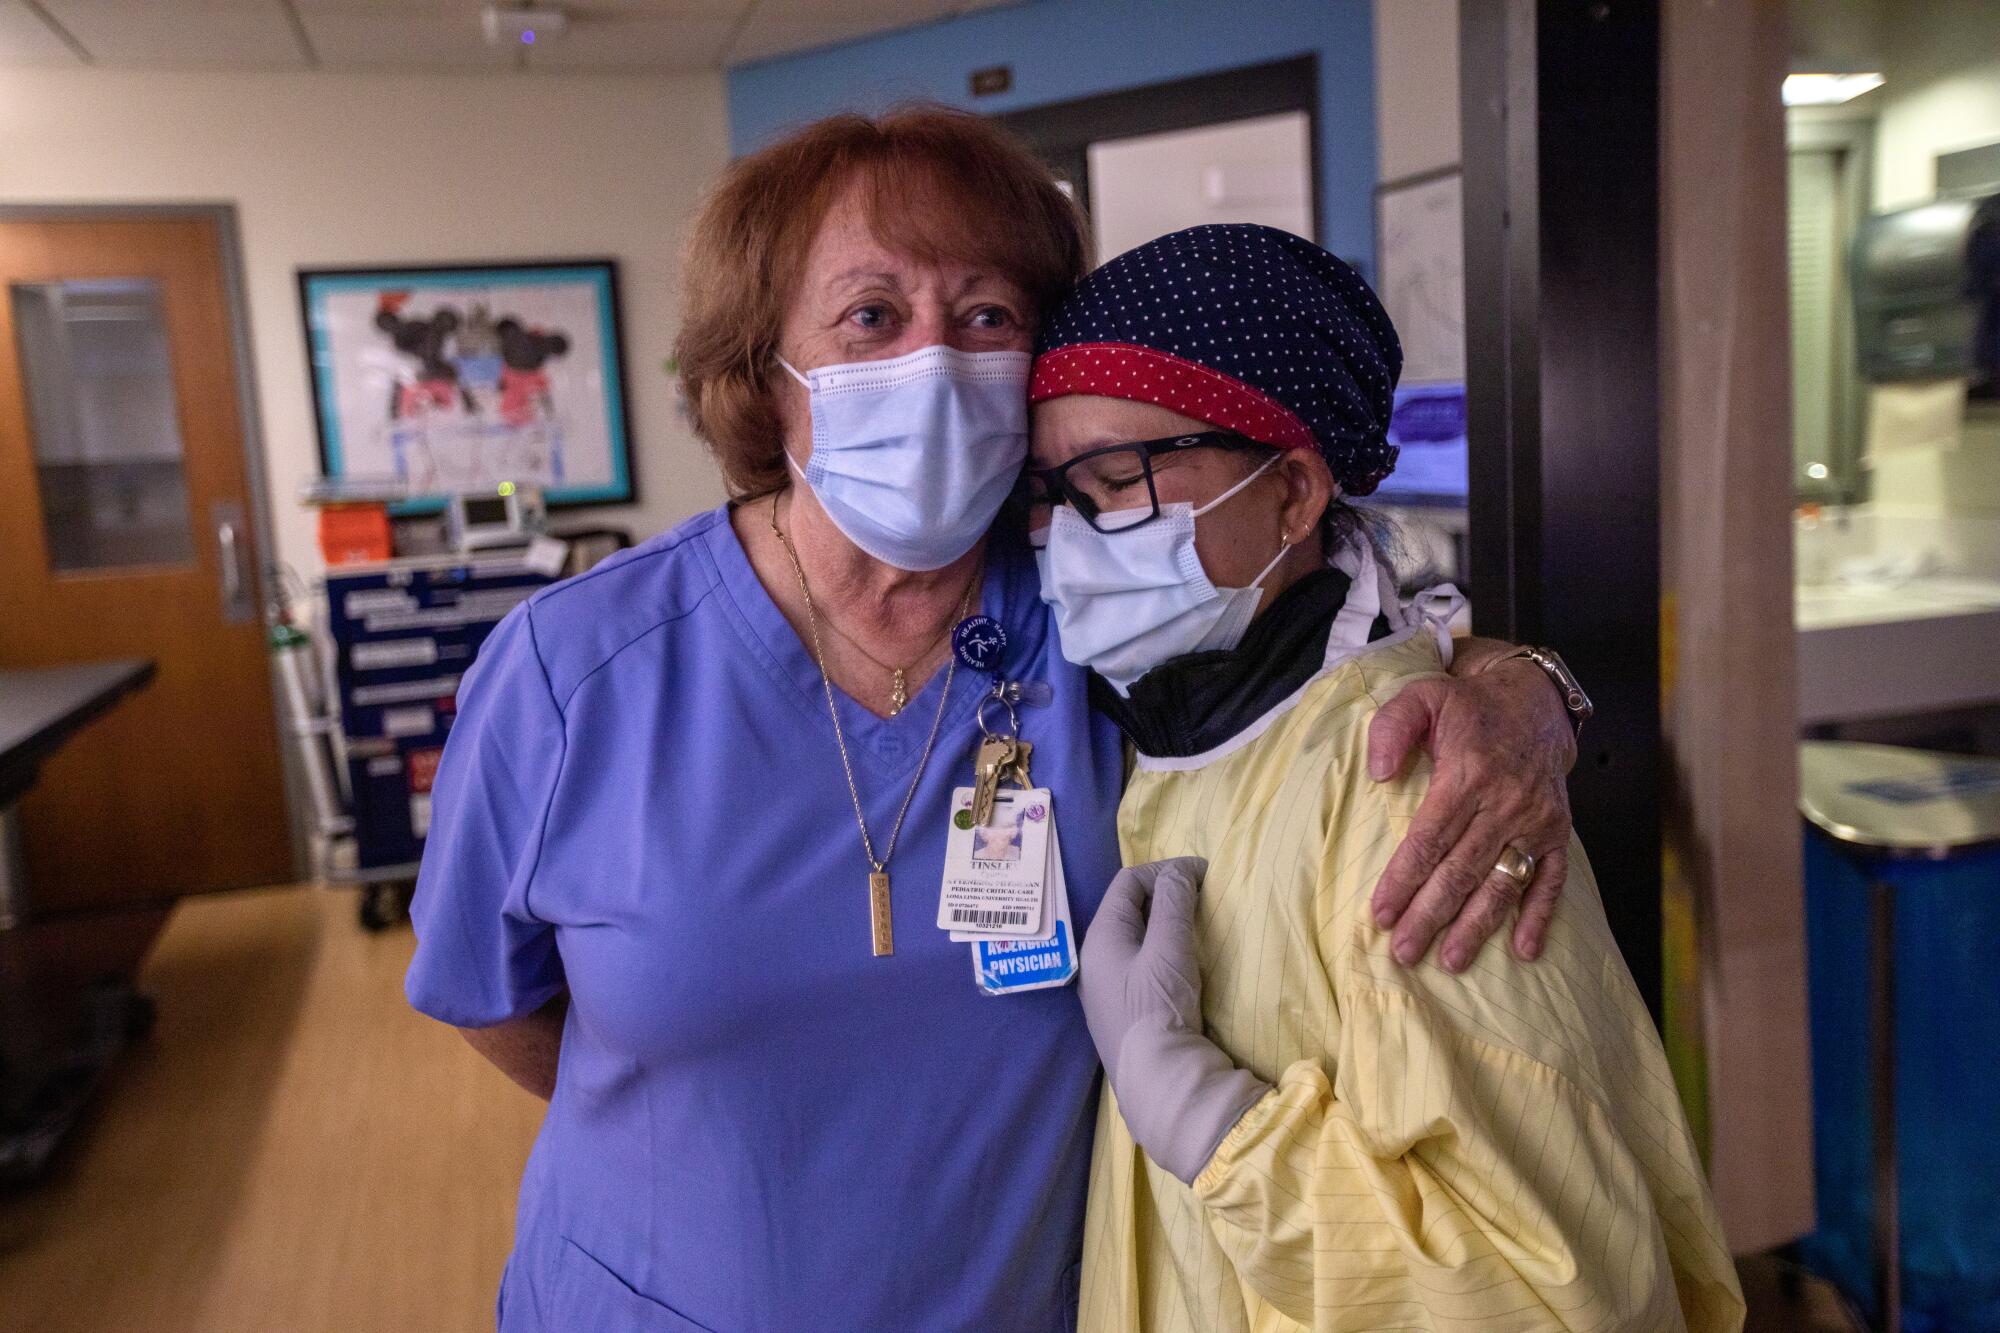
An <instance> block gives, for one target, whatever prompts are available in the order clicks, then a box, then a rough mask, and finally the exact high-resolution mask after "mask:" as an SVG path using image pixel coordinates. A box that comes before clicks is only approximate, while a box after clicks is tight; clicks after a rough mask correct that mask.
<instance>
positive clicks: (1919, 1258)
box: [1800, 828, 2000, 1333]
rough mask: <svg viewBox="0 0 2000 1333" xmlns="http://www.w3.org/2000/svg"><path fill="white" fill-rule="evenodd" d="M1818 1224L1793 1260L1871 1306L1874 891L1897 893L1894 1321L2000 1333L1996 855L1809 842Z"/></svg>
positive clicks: (1999, 893)
mask: <svg viewBox="0 0 2000 1333" xmlns="http://www.w3.org/2000/svg"><path fill="white" fill-rule="evenodd" d="M1805 841H1806V945H1807V950H1808V953H1807V980H1808V985H1809V987H1810V1007H1811V1014H1812V1060H1813V1137H1814V1142H1813V1158H1814V1167H1815V1174H1816V1177H1817V1189H1818V1197H1819V1229H1818V1230H1817V1231H1815V1232H1814V1233H1813V1234H1812V1235H1810V1236H1808V1237H1807V1238H1806V1239H1805V1240H1804V1241H1802V1242H1801V1243H1800V1251H1801V1257H1802V1258H1803V1259H1804V1261H1805V1263H1806V1265H1807V1266H1808V1267H1810V1268H1811V1269H1813V1270H1814V1271H1815V1272H1818V1273H1820V1274H1821V1275H1823V1276H1824V1277H1826V1278H1828V1279H1829V1280H1831V1281H1832V1282H1834V1283H1835V1284H1837V1285H1838V1286H1839V1287H1841V1288H1842V1289H1843V1290H1844V1291H1845V1292H1846V1293H1847V1294H1848V1295H1849V1297H1851V1298H1852V1299H1853V1300H1854V1301H1856V1302H1857V1303H1858V1304H1860V1305H1861V1307H1862V1308H1863V1309H1864V1310H1873V1309H1874V1308H1875V1281H1874V1257H1873V1232H1872V1226H1873V1217H1874V1199H1875V1183H1874V1167H1873V1162H1872V1157H1871V1153H1872V1145H1873V1137H1874V1136H1873V1131H1872V1128H1871V1123H1870V1090H1869V1089H1870V1081H1869V1073H1870V1071H1869V1041H1868V1031H1869V1006H1870V998H1869V966H1868V960H1869V933H1868V928H1869V918H1870V901H1869V885H1870V884H1871V882H1873V881H1874V880H1876V879H1880V880H1885V881H1887V882H1888V883H1890V884H1893V885H1894V886H1895V892H1896V1134H1897V1142H1896V1157H1897V1168H1898V1187H1899V1191H1900V1196H1901V1206H1900V1210H1899V1211H1900V1215H1901V1226H1902V1254H1903V1327H1904V1328H1905V1329H1906V1330H1908V1333H2000V851H1986V852H1981V853H1976V854H1971V855H1967V856H1965V857H1962V858H1959V859H1955V860H1952V861H1949V862H1925V861H1890V860H1877V859H1871V858H1867V857H1865V856H1858V855H1857V853H1858V850H1859V849H1856V848H1851V847H1841V846H1838V845H1837V844H1835V843H1834V842H1833V841H1832V840H1831V839H1829V838H1827V837H1826V836H1825V835H1824V834H1822V833H1820V832H1819V831H1818V830H1817V829H1812V828H1808V830H1807V833H1806V840H1805Z"/></svg>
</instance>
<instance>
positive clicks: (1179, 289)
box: [1030, 226, 1743, 1333]
mask: <svg viewBox="0 0 2000 1333" xmlns="http://www.w3.org/2000/svg"><path fill="white" fill-rule="evenodd" d="M1038 353H1039V354H1038V359H1037V364H1036V370H1035V375H1034V380H1033V385H1032V387H1031V391H1030V392H1031V397H1032V398H1033V400H1034V401H1035V403H1036V407H1035V416H1034V435H1033V456H1032V459H1031V474H1030V499H1031V503H1032V504H1033V506H1034V508H1033V515H1034V517H1033V520H1032V521H1033V525H1034V529H1035V532H1036V542H1037V545H1038V548H1039V549H1038V558H1039V559H1040V561H1041V565H1042V576H1043V587H1044V593H1043V596H1044V598H1045V599H1046V600H1048V601H1049V602H1050V603H1051V604H1052V605H1053V606H1054V609H1055V614H1056V618H1057V623H1058V626H1059V629H1060V632H1061V635H1062V644H1063V651H1064V654H1065V655H1066V656H1067V657H1069V658H1070V659H1071V660H1072V661H1075V662H1078V663H1081V664H1084V665H1088V666H1090V667H1092V668H1094V669H1095V671H1096V672H1097V673H1098V679H1097V680H1096V681H1095V682H1094V683H1093V689H1094V690H1095V691H1096V692H1097V694H1098V697H1099V702H1100V704H1101V705H1102V706H1103V707H1105V708H1106V709H1107V710H1108V711H1109V712H1110V713H1111V714H1112V716H1113V717H1114V718H1116V719H1117V720H1118V721H1119V723H1120V726H1121V727H1122V728H1123V729H1124V731H1125V733H1126V735H1127V737H1128V738H1129V739H1130V740H1131V741H1132V743H1133V747H1134V749H1135V750H1136V756H1137V757H1136V766H1137V772H1136V774H1135V776H1134V777H1133V779H1132V782H1131V784H1130V786H1129V788H1128V790H1127V791H1126V794H1125V797H1124V801H1123V804H1122V806H1121V808H1120V814H1119V832H1120V840H1121V850H1122V852H1123V856H1124V861H1125V864H1126V865H1127V866H1128V867H1131V868H1130V869H1128V870H1126V871H1124V872H1122V873H1121V874H1120V876H1119V877H1118V879H1117V880H1116V881H1114V883H1113V885H1112V887H1111V889H1110V891H1109V892H1108V893H1107V895H1106V897H1105V899H1104V903H1103V905H1102V907H1101V908H1100V909H1099V911H1098V913H1097V916H1096V918H1095V920H1094V921H1093V922H1092V923H1091V925H1090V927H1089V929H1088V931H1087V933H1086V936H1085V940H1084V946H1083V955H1082V972H1081V978H1080V985H1081V987H1082V999H1083V1004H1084V1009H1085V1014H1086V1017H1087V1018H1088V1020H1089V1023H1090V1029H1091V1035H1092V1037H1093V1038H1094V1039H1095V1041H1096V1044H1097V1047H1098V1052H1099V1054H1100V1056H1101V1058H1102V1059H1103V1062H1104V1066H1105V1071H1106V1076H1107V1080H1108V1084H1109V1089H1108V1091H1107V1093H1106V1095H1105V1097H1104V1098H1103V1102H1102V1105H1101V1109H1100V1113H1099V1122H1098V1127H1097V1140H1096V1154H1095V1160H1094V1164H1093V1168H1092V1177H1091V1185H1090V1200H1089V1208H1088V1217H1087V1221H1086V1231H1085V1248H1084V1272H1083V1296H1082V1315H1081V1320H1080V1326H1081V1327H1082V1328H1084V1329H1087V1330H1089V1333H1251V1331H1252V1330H1255V1331H1258V1333H1262V1331H1265V1330H1273V1331H1275V1330H1287V1331H1289V1330H1297V1329H1312V1330H1316V1331H1317V1333H1330V1331H1332V1330H1363V1329H1381V1330H1389V1329H1438V1330H1443V1329H1452V1330H1461V1329H1462V1330H1481V1331H1486V1333H1490V1331H1494V1330H1510V1329H1524V1330H1525V1329H1537V1330H1539V1329H1576V1330H1584V1329H1592V1330H1603V1331H1604V1333H1634V1331H1637V1330H1655V1329H1659V1330H1675V1329H1693V1330H1733V1329H1737V1328H1740V1327H1741V1325H1742V1320H1743V1304H1742V1298H1741V1294H1740V1291H1739V1289H1738V1286H1737V1282H1736V1278H1735V1272H1734V1268H1733V1265H1732V1264H1731V1261H1730V1257H1729V1252H1728V1249H1727V1246H1726V1245H1725V1244H1724V1241H1723V1237H1722V1234H1721V1230H1720V1227H1719V1225H1718V1223H1717V1221H1716V1217H1715V1212H1714V1207H1713V1204H1712V1202H1711V1200H1710V1197H1709V1193H1708V1189H1707V1185H1706V1182H1705V1180H1704V1178H1703V1175H1702V1169H1701V1163H1700V1160H1699V1157H1698V1155H1697V1153H1696V1150H1695V1147H1694V1144H1693V1142H1692V1141H1691V1139H1690V1137H1689V1134H1688V1130H1687V1125H1686V1121H1685V1118H1684V1116H1683V1114H1682V1111H1681V1108H1680V1105H1679V1102H1678V1100H1677V1098H1676V1095H1675V1091H1674V1086H1673V1083H1672V1080H1671V1078H1670V1077H1669V1075H1668V1071H1667V1064H1666V1058H1665V1054H1664V1052H1663V1051H1662V1049H1661V1046H1660V1041H1659V1038H1658V1036H1657V1034H1656V1033H1655V1031H1654V1029H1653V1026H1652V1023H1651V1021H1650V1019H1649V1017H1648V1015H1647V1012H1646V1009H1645V1006H1644V1005H1643V1003H1642V1002H1641V1001H1640V998H1639V995H1638V993H1637V990H1636V988H1635V987H1634V985H1633V983H1632V980H1631V978H1630V976H1629V974H1628V973H1627V971H1626V969H1625V966H1624V963H1623V962H1622V960H1621V959H1620V957H1619V954H1618V950H1617V947H1616V945H1615V944H1614V942H1613V940H1612V937H1611V935H1610V932H1609V930H1608V929H1607V927H1606V925H1605V920H1604V914H1603V909H1602V906H1601V904H1600V902H1599V899H1598V894H1597V888H1596V884H1595V882H1594V881H1593V879H1592V877H1591V872H1590V869H1589V866H1588V863H1587V861H1586V860H1585V857H1584V854H1583V850H1582V848H1581V847H1578V846H1574V845H1573V846H1572V847H1571V849H1570V856H1569V862H1568V865H1569V869H1568V877H1567V882H1566V884H1565V886H1564V892H1563V894H1562V897H1561V900H1560V902H1559V904H1558V906H1557V907H1556V910H1555V916H1554V920H1553V922H1552V924H1551V927H1550V933H1549V943H1548V948H1547V951H1546V953H1545V954H1544V956H1543V958H1542V960H1541V961H1539V962H1536V963H1521V962H1518V961H1516V960H1515V959H1514V958H1513V957H1511V956H1510V955H1509V954H1508V953H1507V952H1506V950H1505V949H1504V948H1500V947H1494V948H1487V949H1485V950H1484V951H1483V952H1482V953H1480V954H1479V955H1478V956H1477V957H1476V958H1475V959H1474V960H1473V962H1472V965H1471V966H1470V967H1469V968H1467V969H1465V970H1464V971H1463V972H1462V973H1459V974H1456V975H1454V974H1451V973H1448V972H1446V971H1444V970H1442V969H1439V968H1437V967H1434V966H1429V965H1425V966H1420V967H1414V968H1409V967H1403V966H1401V965H1399V964H1398V963H1397V962H1396V961H1395V960H1394V959H1393V958H1391V956H1390V952H1389V951H1390V948H1391V942H1390V937H1389V936H1387V935H1385V934H1383V933H1382V932H1381V931H1379V930H1377V929H1376V928H1375V925H1374V923H1373V922H1372V921H1371V920H1370V918H1369V907H1368V904H1369V895H1370V890H1371V889H1372V888H1373V886H1374V884H1375V882H1376V880H1377V878H1378V876H1379V875H1380V874H1381V872H1382V870H1383V868H1384V866H1385V865H1386V863H1387V861H1388V858H1389V856H1390V854H1391V853H1392V852H1393V850H1394V849H1395V847H1396V845H1397V843H1398V841H1399V839H1400V838H1401V836H1402V834H1403V832H1404V831H1405V830H1406V829H1407V827H1408V826H1409V823H1410V820H1411V817H1412V816H1413V815H1414V813H1415V812H1416V809H1417V806H1418V803H1419V802H1420V800H1421V799H1422V797H1423V794H1424V791H1425V788H1426V782H1427V777H1428V767H1427V765H1424V764H1422V763H1419V764H1417V765H1416V766H1413V767H1412V768H1411V769H1410V771H1408V772H1406V773H1404V774H1403V775H1401V777H1400V778H1399V779H1397V780H1395V781H1393V782H1390V783H1387V784H1378V783H1376V782H1374V781H1372V780H1370V778H1369V776H1368V773H1367V730H1368V723H1369V720H1370V718H1371V717H1372V716H1373V715H1374V713H1375V711H1376V709H1377V708H1378V707H1379V705H1380V704H1381V703H1382V702H1383V701H1384V700H1386V699H1388V698H1390V697H1391V696H1393V695H1394V694H1395V693H1396V691H1397V690H1399V689H1400V688H1402V687H1403V686H1404V685H1406V684H1408V683H1409V682H1411V681H1414V680H1419V679H1422V678H1424V677H1426V676H1430V675H1434V674H1436V673H1438V672H1440V671H1442V670H1444V668H1445V667H1446V666H1447V665H1448V662H1449V653H1450V651H1451V641H1450V638H1449V636H1448V632H1447V631H1446V630H1445V629H1444V624H1445V621H1446V620H1447V619H1448V617H1449V614H1450V611H1451V610H1452V609H1453V606H1452V604H1451V598H1450V597H1448V596H1443V595H1433V596H1430V597H1428V598H1424V599H1419V604H1418V606H1417V607H1415V608H1412V609H1407V610H1406V609H1405V608H1404V607H1403V606H1401V605H1400V604H1399V603H1398V601H1397V598H1396V595H1395V588H1394V586H1393V584H1392V582H1391V581H1390V579H1389V578H1388V576H1387V574H1386V572H1385V570H1384V568H1383V565H1382V563H1381V562H1380V560H1379V558H1378V555H1377V552H1376V549H1375V544H1374V541H1373V540H1372V539H1371V537H1370V535H1369V532H1368V530H1367V529H1366V527H1365V525H1364V524H1363V523H1362V521H1361V520H1360V519H1359V517H1358V515H1357V512H1356V511H1355V510H1353V509H1352V508H1351V507H1349V506H1347V505H1345V504H1344V503H1342V501H1341V496H1342V495H1344V494H1366V493H1368V492H1369V491H1370V490H1372V489H1373V488H1374V486H1375V484H1376V483H1377V482H1379V481H1380V480H1381V479H1382V477H1383V476H1385V475H1386V474H1387V473H1388V471H1389V470H1390V468H1392V467H1393V466H1394V461H1395V453H1394V450H1393V448H1392V447H1391V446H1390V445H1389V444H1388V443H1387V440H1386V429H1387V423H1388V416H1389V411H1390V407H1391V402H1392V394H1393V389H1394V384H1395V379H1396V375H1397V372H1398V369H1399V366H1400V353H1399V351H1398V349H1397V345H1396V338H1395V333H1394V330H1393V329H1392V328H1391V327H1390V325H1389V321H1388V319H1387V317H1386V315H1384V313H1383V312H1382V309H1381V307H1380V305H1379V303H1377V301H1376V300H1375V297H1374V294H1373V293H1372V292H1370V291H1369V290H1368V288H1367V286H1366V284H1365V283H1363V282H1362V281H1361V279H1360V278H1359V277H1358V276H1357V275H1356V274H1354V272H1353V271H1352V270H1351V269H1349V268H1347V266H1346V265H1344V264H1342V263H1341V262H1340V261H1339V260H1337V259H1335V258H1333V257H1332V256H1331V255H1328V254H1326V253H1325V252H1324V251H1322V250H1319V249H1318V248H1317V247H1315V246H1312V245H1310V244H1309V243H1307V242H1305V241H1302V240H1299V239H1298V238H1296V237H1292V236H1289V235H1286V234H1284V233H1280V232H1276V231H1272V230H1269V229H1266V228H1259V227H1247V226H1221V227H1202V228H1196V229H1193V230H1191V231H1187V232H1181V233H1176V234H1175V235H1173V236H1169V237H1165V238H1163V239H1161V240H1159V241H1155V242H1152V243H1150V244H1148V245H1146V246H1142V247H1140V248H1139V249H1138V250H1135V251H1132V252H1130V253H1128V254H1126V255H1124V256H1121V257H1120V258H1118V259H1116V260H1113V261H1112V262H1111V263H1109V264H1107V265H1105V266H1104V267H1103V268H1101V269H1099V270H1098V271H1097V272H1096V273H1095V274H1094V275H1092V277H1091V278H1090V279H1088V280H1087V281H1086V282H1085V283H1084V284H1083V285H1082V287H1081V288H1080V289H1079V290H1078V291H1077V292H1076V294H1075V295H1074V296H1073V297H1071V298H1070V299H1069V300H1068V301H1067V302H1066V303H1065V304H1064V305H1063V306H1062V307H1061V308H1059V309H1058V310H1057V311H1056V312H1055V314H1054V316H1053V317H1052V318H1051V319H1050V320H1049V321H1048V322H1047V325H1046V327H1045V331H1044V333H1043V335H1042V340H1041V345H1040V347H1039V349H1038ZM1197 520H1199V521H1198V522H1197ZM1557 669H1558V670H1560V667H1559V665H1558V667H1557ZM1513 859H1514V858H1510V862H1503V865H1502V866H1501V867H1497V868H1496V873H1500V874H1511V875H1513V876H1516V877H1519V878H1520V880H1521V882H1522V883H1525V882H1526V876H1527V875H1528V874H1531V873H1532V867H1531V866H1524V865H1521V864H1514V863H1511V861H1512V860H1513ZM1527 859H1528V858H1526V857H1525V856H1524V855H1523V856H1520V857H1518V860H1519V861H1521V862H1525V861H1526V860H1527Z"/></svg>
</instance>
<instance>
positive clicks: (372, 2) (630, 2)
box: [293, 0, 752, 23]
mask: <svg viewBox="0 0 2000 1333" xmlns="http://www.w3.org/2000/svg"><path fill="white" fill-rule="evenodd" d="M501 2H502V3H503V4H505V5H506V6H507V7H508V8H520V7H521V6H519V5H516V4H514V3H513V0H501ZM293 3H294V4H296V5H297V6H298V7H299V12H300V13H303V14H313V13H346V14H396V15H401V14H411V13H419V14H469V15H471V16H472V21H473V22H474V23H477V22H478V21H479V14H480V11H481V10H483V9H485V8H486V0H293ZM751 3H752V0H576V2H575V3H570V0H546V3H544V4H543V5H542V7H543V8H545V9H561V10H563V11H564V12H566V13H567V14H568V15H569V16H570V17H571V18H572V19H576V20H579V21H582V20H586V19H589V18H593V17H602V16H622V17H629V18H712V19H727V18H736V17H738V16H739V15H741V14H742V13H743V11H744V10H746V9H748V8H749V7H750V4H751Z"/></svg>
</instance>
